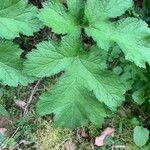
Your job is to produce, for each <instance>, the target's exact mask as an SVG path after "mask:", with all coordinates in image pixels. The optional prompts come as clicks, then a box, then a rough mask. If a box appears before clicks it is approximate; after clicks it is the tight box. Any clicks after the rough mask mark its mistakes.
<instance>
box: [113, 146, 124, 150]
mask: <svg viewBox="0 0 150 150" xmlns="http://www.w3.org/2000/svg"><path fill="white" fill-rule="evenodd" d="M116 148H123V149H124V148H126V146H124V145H113V146H112V150H114V149H116Z"/></svg>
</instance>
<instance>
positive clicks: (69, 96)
mask: <svg viewBox="0 0 150 150" xmlns="http://www.w3.org/2000/svg"><path fill="white" fill-rule="evenodd" d="M37 111H38V113H39V114H40V115H45V114H49V113H52V112H53V113H54V114H55V119H54V120H55V123H56V125H59V126H65V127H68V128H71V129H73V128H75V127H79V126H80V125H84V124H86V123H88V122H89V121H91V122H93V123H94V124H96V125H97V126H98V127H99V126H100V125H101V123H102V122H103V117H105V116H106V113H105V109H104V107H103V105H102V104H100V103H99V102H98V101H97V99H96V98H95V97H94V96H93V95H92V93H90V92H89V91H87V90H86V89H85V88H84V81H83V80H82V78H80V77H78V74H76V73H74V71H73V73H71V74H70V73H66V74H65V75H64V76H63V77H62V78H61V79H60V81H59V83H58V84H56V85H55V86H54V87H53V89H52V90H50V91H49V92H47V93H45V94H43V95H42V96H41V97H40V100H39V102H38V103H37Z"/></svg>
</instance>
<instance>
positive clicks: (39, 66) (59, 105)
mask: <svg viewBox="0 0 150 150" xmlns="http://www.w3.org/2000/svg"><path fill="white" fill-rule="evenodd" d="M106 58H107V57H106V55H105V53H104V51H103V50H101V49H99V48H97V47H93V48H92V49H91V51H90V52H86V51H85V50H84V48H83V46H82V44H81V42H80V40H79V38H78V37H77V36H71V35H70V36H67V37H64V38H63V40H62V43H60V44H59V45H55V44H54V43H53V42H44V44H43V43H42V44H41V45H40V46H39V45H38V46H37V50H34V51H32V52H31V53H30V54H29V55H28V56H27V61H26V62H25V71H26V72H28V73H29V74H30V75H34V76H38V77H44V76H51V75H53V74H55V73H58V72H60V71H65V73H64V74H63V76H64V77H63V78H62V81H63V84H62V81H61V80H60V81H58V84H56V85H55V86H54V88H53V89H52V91H49V92H48V93H50V94H44V96H42V98H41V100H40V101H39V103H38V105H37V109H38V112H39V114H42V115H45V114H47V113H50V112H53V113H54V114H56V116H55V118H57V117H58V118H59V119H58V120H60V118H64V122H63V119H62V121H56V122H59V123H60V125H66V124H67V123H68V122H67V120H66V119H65V118H66V117H67V116H65V113H66V111H67V109H66V107H65V104H66V103H69V102H70V103H71V105H72V103H73V104H74V103H76V105H75V106H74V107H75V108H74V111H73V112H72V113H73V114H74V115H76V113H77V114H79V115H78V119H77V118H75V120H77V123H75V125H74V126H76V125H77V124H78V125H79V123H81V124H82V121H81V120H83V122H85V121H84V120H85V119H83V116H85V118H86V120H88V119H89V118H87V117H86V115H87V112H88V111H89V114H90V113H91V112H90V109H89V108H90V107H92V106H87V103H86V101H85V100H84V99H85V97H86V96H85V94H83V95H81V94H79V91H80V89H81V91H82V89H84V91H86V92H85V93H89V91H93V93H94V94H95V96H96V98H97V99H98V101H99V103H100V104H101V103H104V104H106V105H107V106H108V107H109V108H110V109H112V110H115V109H116V107H117V106H119V105H120V104H121V102H122V101H123V99H124V96H123V95H124V93H125V91H126V89H125V87H124V85H123V84H122V82H121V80H120V79H119V77H118V76H116V75H114V74H112V73H110V72H108V71H105V68H106ZM68 74H69V75H68ZM69 76H70V77H69ZM76 78H77V79H78V80H77V79H76ZM68 86H69V88H67V87H68ZM70 86H71V87H70ZM63 90H64V92H61V91H63ZM67 90H71V92H69V91H67ZM51 92H52V93H51ZM58 92H59V93H58ZM54 93H56V95H55V94H54ZM57 93H58V94H57ZM81 93H82V92H81ZM83 93H84V92H83ZM61 94H62V95H61ZM45 95H46V96H45ZM86 95H88V94H86ZM89 97H90V96H89ZM79 99H80V100H81V101H83V104H82V105H83V106H85V107H88V109H89V110H88V109H87V110H86V111H83V112H82V115H83V116H82V115H80V113H79V110H80V111H81V110H83V108H82V106H81V104H80V103H81V102H80V101H79ZM94 99H95V98H93V100H94ZM54 100H55V101H57V100H58V102H54V105H53V104H52V101H54ZM61 100H62V101H61ZM48 101H49V102H48ZM88 101H92V98H89V100H88ZM70 103H69V104H70ZM88 103H89V104H90V102H88ZM91 103H92V102H91ZM100 104H99V105H100ZM91 105H92V104H91ZM76 106H78V109H79V110H78V109H77V108H76ZM80 106H81V108H80ZM67 107H68V106H67ZM70 107H71V106H70ZM68 108H69V107H68ZM61 109H63V111H64V112H65V113H64V112H63V111H62V110H61ZM95 109H96V108H95ZM68 115H69V114H68ZM94 115H95V117H96V113H95V114H94ZM97 115H100V114H97ZM70 117H71V116H70V115H69V116H68V117H67V119H68V118H70ZM80 117H81V118H80ZM56 120H57V119H56ZM90 121H91V122H93V120H92V119H91V118H90ZM97 121H98V120H97ZM97 121H96V120H95V124H98V123H97ZM74 122H75V121H73V123H74ZM73 123H72V124H73ZM68 124H69V123H68ZM72 126H73V125H72Z"/></svg>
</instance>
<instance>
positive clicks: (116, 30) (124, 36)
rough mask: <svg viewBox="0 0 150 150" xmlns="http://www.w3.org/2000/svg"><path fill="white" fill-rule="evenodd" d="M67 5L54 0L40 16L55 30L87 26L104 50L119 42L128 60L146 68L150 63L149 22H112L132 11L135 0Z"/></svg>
mask: <svg viewBox="0 0 150 150" xmlns="http://www.w3.org/2000/svg"><path fill="white" fill-rule="evenodd" d="M67 5H68V9H67V8H65V7H64V6H63V5H62V4H61V3H59V2H56V1H55V0H53V1H48V2H46V3H45V4H44V8H43V9H42V10H41V12H40V13H39V19H40V20H41V21H43V22H44V24H45V25H47V26H49V27H51V28H52V29H53V31H54V32H56V33H63V34H66V33H68V34H70V33H72V32H74V31H78V32H79V31H80V28H82V27H84V28H85V32H86V33H87V34H88V36H90V37H92V38H93V39H94V40H95V41H96V42H97V45H98V46H99V47H101V48H102V49H104V50H108V49H109V48H110V47H111V46H112V45H113V44H114V43H116V44H118V45H119V46H120V48H121V49H122V51H123V52H124V54H125V57H126V59H127V60H130V61H132V62H134V63H135V64H136V65H137V66H139V67H145V63H146V62H148V63H149V64H150V44H149V42H148V41H147V40H146V39H147V37H149V36H150V29H149V28H148V24H147V23H145V22H144V21H142V20H140V19H137V18H133V17H128V18H124V19H120V20H119V21H111V20H112V19H114V18H116V17H119V16H121V15H122V14H124V13H125V11H127V10H129V9H130V8H131V7H132V6H133V1H132V0H87V1H86V3H84V0H68V1H67ZM84 5H85V6H84ZM84 8H85V10H84ZM83 10H84V13H83Z"/></svg>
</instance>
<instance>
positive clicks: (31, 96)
mask: <svg viewBox="0 0 150 150" xmlns="http://www.w3.org/2000/svg"><path fill="white" fill-rule="evenodd" d="M40 82H41V80H38V81H37V83H36V84H35V86H34V88H33V89H32V91H31V94H30V97H29V99H28V102H27V104H26V106H25V108H24V111H23V116H24V115H26V114H27V113H28V107H29V105H30V104H31V102H32V100H33V96H34V94H35V93H36V91H37V87H38V85H39V84H40ZM19 129H20V127H18V128H17V129H16V130H15V132H14V133H13V134H12V136H11V138H13V137H14V136H15V135H16V133H17V132H18V131H19ZM18 145H20V142H19V144H16V145H15V146H14V148H12V149H11V150H14V149H15V148H16V147H17V146H18Z"/></svg>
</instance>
